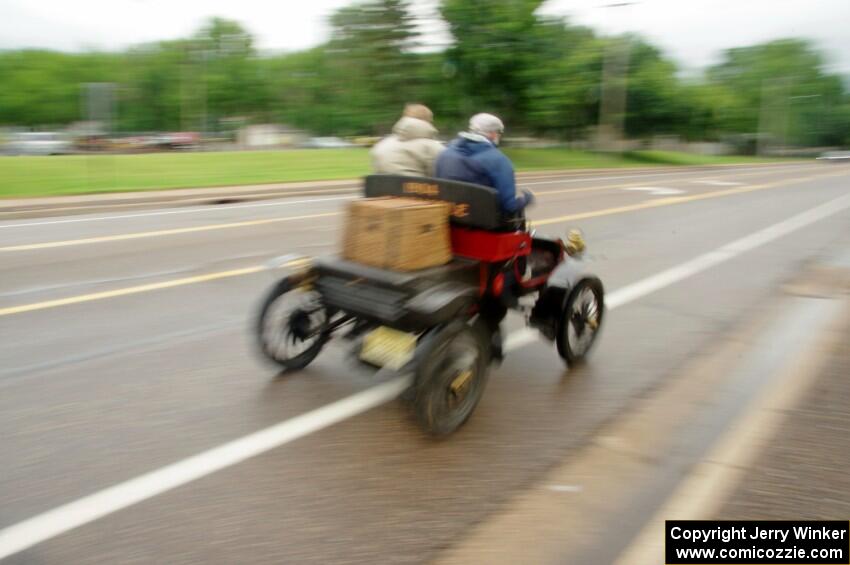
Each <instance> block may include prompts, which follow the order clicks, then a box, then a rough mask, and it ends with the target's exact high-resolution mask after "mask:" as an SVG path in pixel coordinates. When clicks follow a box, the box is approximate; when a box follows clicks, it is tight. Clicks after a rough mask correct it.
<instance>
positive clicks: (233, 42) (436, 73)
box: [0, 0, 850, 146]
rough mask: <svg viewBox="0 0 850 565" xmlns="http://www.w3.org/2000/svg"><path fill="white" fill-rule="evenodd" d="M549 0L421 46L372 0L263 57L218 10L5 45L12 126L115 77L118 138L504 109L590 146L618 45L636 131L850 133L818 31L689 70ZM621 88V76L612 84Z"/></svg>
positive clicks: (3, 112) (71, 107) (832, 141)
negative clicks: (406, 110) (75, 40)
mask: <svg viewBox="0 0 850 565" xmlns="http://www.w3.org/2000/svg"><path fill="white" fill-rule="evenodd" d="M542 4H543V0H487V1H484V0H443V1H442V2H441V4H440V8H439V12H440V17H441V18H442V19H443V20H444V21H445V23H446V24H447V27H448V30H449V32H450V34H451V38H452V41H451V43H450V45H449V46H448V47H446V48H445V49H443V50H441V51H433V50H431V51H428V50H424V49H421V48H420V47H421V45H420V43H419V42H420V41H421V38H420V37H419V35H418V32H417V29H418V28H417V25H416V24H417V22H416V19H415V17H414V16H413V14H412V13H411V11H410V6H409V2H408V1H406V0H367V1H360V2H358V3H355V4H352V5H350V6H348V7H345V8H342V9H340V10H338V11H337V12H335V13H334V14H333V15H331V17H330V24H331V29H332V34H331V37H330V39H329V40H328V41H327V42H326V43H324V44H322V45H320V46H318V47H314V48H311V49H306V50H303V51H298V52H292V53H285V54H261V53H259V52H258V51H257V49H256V47H255V45H254V40H253V38H252V36H251V34H250V33H249V31H248V30H246V29H244V28H243V27H242V26H241V25H240V24H239V23H237V22H234V21H229V20H224V19H220V18H213V19H211V20H209V21H207V22H206V23H205V24H204V25H203V26H202V27H201V28H200V29H199V30H198V31H197V32H196V33H195V34H193V35H192V36H191V37H188V38H185V39H179V40H173V41H161V42H157V43H153V44H146V45H140V46H136V47H132V48H129V49H127V50H125V51H122V52H87V53H62V52H54V51H45V50H17V51H3V52H0V85H2V86H0V124H2V125H10V126H24V127H46V126H56V125H63V124H68V123H71V122H74V121H79V120H84V119H86V118H87V117H88V116H90V115H91V103H90V100H89V98H90V95H89V94H88V91H87V90H86V88H87V87H86V86H85V85H87V84H90V83H109V84H110V85H111V86H110V93H111V94H110V99H111V100H112V102H111V105H110V109H109V115H110V117H111V129H112V130H113V131H116V132H139V131H175V130H192V131H205V132H213V131H226V130H228V129H232V128H234V127H236V126H237V125H242V124H245V123H267V122H276V123H284V124H289V125H291V126H294V127H297V128H302V129H305V130H308V131H311V132H313V133H315V134H319V135H378V134H382V133H385V132H386V131H387V130H388V129H389V128H390V127H391V125H392V123H393V122H394V120H395V119H396V118H397V116H398V113H399V110H400V108H401V107H402V106H403V104H404V103H405V102H410V101H417V102H422V103H425V104H428V105H429V106H430V107H431V108H432V109H433V110H434V112H435V114H436V116H437V123H438V126H440V127H441V128H442V129H444V130H447V131H453V130H454V128H457V127H460V126H461V125H462V124H463V122H464V121H465V119H466V118H467V117H468V116H469V115H470V114H472V113H475V112H479V111H488V112H492V113H495V114H499V115H500V116H502V117H503V118H504V120H505V122H506V123H507V124H508V126H509V128H510V130H511V132H512V133H517V132H518V133H526V134H528V135H534V136H546V137H551V138H557V139H563V140H581V139H587V138H588V137H589V136H590V135H591V134H592V132H593V130H594V128H595V126H596V125H597V124H598V122H599V118H600V116H599V108H600V100H601V97H602V96H603V89H604V88H606V85H605V84H604V82H603V81H602V76H603V71H604V69H605V66H606V64H609V62H610V60H611V57H612V56H614V55H616V54H618V53H619V54H620V55H623V54H624V57H625V61H627V64H626V65H625V67H624V70H623V76H619V77H615V78H616V79H617V80H620V81H621V82H622V83H623V84H621V86H622V87H624V92H625V116H624V120H623V127H624V130H625V133H626V135H627V136H629V137H633V138H642V137H648V136H652V135H658V134H672V135H677V136H680V137H682V138H684V139H689V140H720V139H730V138H736V137H737V138H740V139H749V140H753V139H754V138H755V134H756V133H758V132H761V133H762V134H763V135H765V136H770V138H771V139H772V140H773V142H775V143H781V144H793V145H805V146H827V145H828V146H834V145H842V144H847V143H848V142H850V93H848V89H847V86H846V84H845V82H844V81H843V80H842V77H839V76H837V75H834V74H829V73H828V72H826V70H825V68H826V60H825V58H824V55H823V54H822V53H820V52H819V51H818V49H817V48H816V47H815V46H814V45H813V44H811V43H810V42H808V41H806V40H801V39H783V40H776V41H772V42H769V43H765V44H761V45H755V46H749V47H741V48H735V49H730V50H727V51H726V52H725V53H723V56H722V60H721V62H720V63H719V64H717V65H715V66H712V67H710V68H708V69H707V70H706V71H705V72H704V73H703V74H702V75H701V76H700V77H696V78H690V79H685V78H682V77H681V76H680V74H679V73H678V72H677V71H678V70H677V68H676V65H675V64H674V63H673V62H672V61H671V60H670V59H669V58H668V57H666V56H665V55H664V54H663V53H662V52H661V51H660V50H659V49H658V48H656V47H655V46H653V45H651V44H650V43H648V42H647V41H646V40H644V39H642V38H640V37H638V36H632V35H626V36H618V37H605V36H600V35H599V34H597V33H595V32H594V31H593V30H591V29H589V28H586V27H581V26H577V25H573V24H572V23H570V22H569V21H568V20H566V19H565V18H561V17H551V16H543V15H540V14H538V13H537V10H538V8H539V7H540V6H541V5H542ZM607 87H609V88H610V85H609V86H607Z"/></svg>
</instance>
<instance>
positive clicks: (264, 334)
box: [257, 280, 330, 371]
mask: <svg viewBox="0 0 850 565" xmlns="http://www.w3.org/2000/svg"><path fill="white" fill-rule="evenodd" d="M328 321H329V315H328V310H327V308H325V306H324V304H322V300H321V295H320V294H319V293H318V292H316V291H315V290H307V289H304V288H300V287H298V288H292V285H290V284H289V282H288V281H286V280H284V281H281V282H280V283H279V284H278V285H277V286H276V287H275V288H274V289H272V291H271V292H270V293H269V295H268V296H267V297H266V299H265V301H264V302H263V305H262V307H261V308H260V315H259V317H258V318H257V337H258V338H259V343H260V350H261V351H262V352H263V355H265V356H266V357H268V358H269V359H271V360H272V361H274V362H275V363H277V364H278V365H280V366H281V367H282V368H283V370H284V371H297V370H299V369H303V368H304V367H306V366H307V365H309V364H310V363H311V362H312V361H313V359H315V358H316V356H317V355H318V354H319V352H320V351H321V350H322V347H324V345H325V343H327V341H328V338H329V337H330V335H329V332H328Z"/></svg>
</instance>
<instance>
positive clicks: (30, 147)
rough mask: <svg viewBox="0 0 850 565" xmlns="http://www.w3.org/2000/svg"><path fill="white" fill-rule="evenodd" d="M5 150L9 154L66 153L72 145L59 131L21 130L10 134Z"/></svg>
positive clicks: (70, 150)
mask: <svg viewBox="0 0 850 565" xmlns="http://www.w3.org/2000/svg"><path fill="white" fill-rule="evenodd" d="M6 152H7V153H9V154H11V155H66V154H68V153H72V152H73V145H72V143H71V141H70V140H69V139H68V138H67V137H66V136H65V135H64V134H61V133H56V132H47V131H43V132H23V133H17V134H13V135H12V136H11V138H10V140H9V142H8V143H7V145H6Z"/></svg>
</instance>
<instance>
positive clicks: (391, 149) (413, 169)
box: [372, 104, 443, 177]
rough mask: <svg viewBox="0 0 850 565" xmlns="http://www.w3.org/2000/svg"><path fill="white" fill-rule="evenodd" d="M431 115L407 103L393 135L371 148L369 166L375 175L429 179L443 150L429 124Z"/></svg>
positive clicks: (425, 107)
mask: <svg viewBox="0 0 850 565" xmlns="http://www.w3.org/2000/svg"><path fill="white" fill-rule="evenodd" d="M433 119H434V114H433V113H432V112H431V110H429V109H428V107H427V106H423V105H422V104H408V105H407V106H406V107H405V108H404V113H403V114H402V117H401V119H400V120H399V121H397V122H396V123H395V125H394V126H393V133H392V135H389V136H387V137H385V138H384V139H382V140H381V141H379V142H378V143H376V144H375V146H374V147H372V167H373V169H374V170H375V172H376V173H387V174H397V175H410V176H421V177H430V176H434V161H435V160H436V159H437V155H439V154H440V152H441V151H442V150H443V144H442V143H440V142H439V141H437V140H436V137H437V130H436V128H434V126H433V125H432V124H431V122H432V121H433Z"/></svg>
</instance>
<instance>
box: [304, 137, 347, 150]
mask: <svg viewBox="0 0 850 565" xmlns="http://www.w3.org/2000/svg"><path fill="white" fill-rule="evenodd" d="M301 147H304V148H305V149H340V148H343V147H355V145H354V144H353V143H351V142H349V141H346V140H344V139H341V138H339V137H311V138H310V139H308V140H307V141H305V142H304V143H302V144H301Z"/></svg>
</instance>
